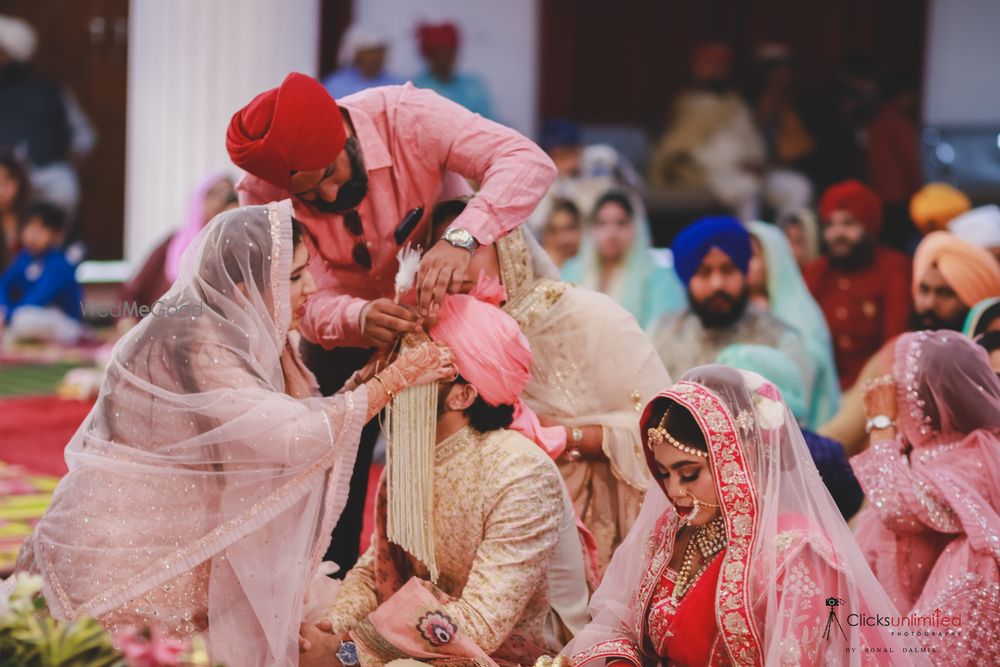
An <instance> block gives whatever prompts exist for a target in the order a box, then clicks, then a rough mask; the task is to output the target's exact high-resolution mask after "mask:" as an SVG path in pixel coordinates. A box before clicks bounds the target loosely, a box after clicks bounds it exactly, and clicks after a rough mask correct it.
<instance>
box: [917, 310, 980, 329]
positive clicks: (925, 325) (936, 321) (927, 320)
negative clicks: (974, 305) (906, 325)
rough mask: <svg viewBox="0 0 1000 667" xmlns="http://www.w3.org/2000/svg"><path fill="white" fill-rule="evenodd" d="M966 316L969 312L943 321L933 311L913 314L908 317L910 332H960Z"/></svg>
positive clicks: (966, 311)
mask: <svg viewBox="0 0 1000 667" xmlns="http://www.w3.org/2000/svg"><path fill="white" fill-rule="evenodd" d="M968 314H969V311H968V310H965V311H963V312H962V313H960V314H958V315H956V316H955V317H954V318H952V319H950V320H945V319H943V318H941V317H940V316H939V315H938V314H937V313H935V312H934V311H933V310H930V311H926V312H923V313H917V312H914V313H913V315H911V316H910V329H911V330H912V331H924V330H930V331H961V330H962V328H963V327H964V326H965V317H966V316H967V315H968Z"/></svg>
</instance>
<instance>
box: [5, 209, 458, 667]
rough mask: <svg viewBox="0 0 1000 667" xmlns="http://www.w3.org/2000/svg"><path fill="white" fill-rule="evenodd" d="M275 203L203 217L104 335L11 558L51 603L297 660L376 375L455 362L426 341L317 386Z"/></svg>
mask: <svg viewBox="0 0 1000 667" xmlns="http://www.w3.org/2000/svg"><path fill="white" fill-rule="evenodd" d="M291 214H292V206H291V202H290V201H289V200H285V201H282V202H278V203H271V204H268V205H266V206H252V207H245V208H241V209H238V210H234V211H230V212H227V213H223V214H221V215H219V216H218V217H216V218H215V219H214V220H213V222H212V223H211V224H210V225H209V226H208V227H206V228H205V230H203V231H202V232H201V233H200V234H199V235H198V237H197V238H196V239H195V240H194V242H193V243H192V245H191V247H190V249H189V250H188V251H187V252H186V253H185V255H184V258H183V261H182V262H181V274H180V277H179V278H178V280H177V281H176V282H175V283H174V285H173V287H172V288H171V289H170V290H169V291H168V292H167V294H166V295H165V296H164V297H163V304H164V306H163V310H162V311H160V312H159V313H158V314H151V315H149V316H147V317H146V318H144V319H143V321H142V322H140V323H139V325H138V326H137V327H135V328H134V329H132V330H131V331H130V332H129V333H128V334H127V335H126V336H125V337H124V338H122V339H121V340H120V341H119V342H118V344H117V345H116V346H115V350H114V356H113V358H112V360H111V362H110V364H109V366H108V370H107V373H106V375H105V378H104V383H103V386H102V388H101V393H100V396H99V398H98V400H97V403H96V405H95V406H94V409H93V410H92V411H91V413H90V414H89V415H88V416H87V418H86V419H85V420H84V422H83V424H82V425H81V426H80V428H79V430H78V431H77V432H76V434H75V435H74V436H73V439H72V440H71V441H70V443H69V445H68V446H67V448H66V459H67V464H68V466H69V473H68V474H67V475H66V477H64V478H63V479H62V481H61V482H60V484H59V487H58V488H57V490H56V492H55V496H54V499H53V503H52V506H51V508H50V509H49V511H48V512H47V513H46V514H45V516H44V517H43V519H42V520H41V522H40V523H39V525H38V527H37V528H36V530H35V533H34V534H33V536H32V537H31V539H30V540H29V541H28V542H27V543H26V544H25V546H24V547H23V549H22V551H21V554H20V556H19V560H18V564H17V570H18V571H28V572H33V573H37V574H40V575H41V576H42V577H43V579H44V588H43V591H44V595H45V598H46V600H47V602H48V605H49V608H50V610H51V613H52V615H53V616H54V617H56V618H59V619H72V618H76V617H78V616H82V615H88V616H93V617H96V618H97V619H99V620H100V621H101V622H102V623H103V624H104V625H105V626H106V627H107V628H108V629H110V630H112V631H114V630H117V629H119V628H123V627H125V626H139V627H141V626H146V625H148V626H151V627H155V628H157V629H159V630H160V631H161V632H163V633H164V634H166V635H167V636H171V637H186V636H189V635H191V634H192V633H196V632H202V633H205V634H206V637H207V639H208V642H209V646H210V648H211V651H212V653H213V657H214V658H215V659H216V660H219V661H222V662H224V663H226V664H228V665H231V666H232V667H236V666H240V667H243V666H250V667H253V666H264V665H281V666H291V665H296V664H298V655H299V648H298V640H297V638H298V630H299V625H300V623H301V621H302V620H303V610H304V598H305V596H306V592H307V587H308V584H309V582H310V581H311V579H312V577H313V575H314V573H315V572H316V570H317V567H318V566H319V562H320V559H321V557H322V555H323V554H324V553H325V551H326V548H327V543H328V542H329V539H330V537H329V536H330V533H331V529H332V527H333V525H334V524H335V523H336V521H337V519H338V517H339V516H340V513H341V511H342V510H343V507H344V503H345V501H346V497H347V489H348V481H349V479H350V476H351V472H352V469H353V464H354V458H355V454H356V452H357V447H358V442H359V438H360V433H361V428H362V427H363V426H364V424H365V423H366V422H367V421H368V420H369V419H370V418H371V417H372V416H373V415H374V414H376V413H377V412H378V411H379V410H380V409H381V408H382V407H383V406H384V405H385V404H386V403H387V402H388V399H389V397H390V396H391V394H390V393H389V392H396V391H400V390H401V389H403V388H405V387H406V386H410V385H413V384H421V383H425V382H431V381H435V380H438V379H441V378H444V377H448V376H450V375H453V374H454V373H455V370H454V366H453V365H452V363H451V361H450V353H449V352H448V351H447V350H445V349H444V348H442V347H440V346H437V345H434V344H430V343H428V344H426V345H423V346H419V347H416V348H414V351H413V352H412V353H407V354H404V355H402V356H401V358H400V359H399V360H398V361H397V362H396V363H394V364H393V365H391V366H390V367H389V368H387V369H385V370H383V371H382V373H381V375H380V377H379V379H378V380H371V381H369V382H368V383H366V384H365V385H362V386H360V387H358V388H356V389H354V390H351V391H344V392H343V393H341V394H339V395H336V396H333V397H330V398H319V397H317V396H318V392H316V390H315V379H314V378H313V377H312V375H311V374H310V373H309V372H308V371H307V370H306V369H305V368H304V367H303V366H302V365H301V362H300V360H299V358H298V356H297V354H296V353H295V351H294V349H293V347H292V344H291V342H290V340H289V336H288V334H289V329H290V328H294V326H295V325H296V323H297V321H298V319H299V318H300V317H301V314H302V312H303V311H304V309H305V299H306V298H307V297H308V295H309V294H310V292H311V291H313V290H314V287H313V285H312V280H311V278H310V277H309V275H308V273H306V269H305V267H306V263H307V260H308V252H307V250H306V247H305V245H304V244H303V243H301V238H300V237H301V231H298V233H296V231H297V230H296V227H297V223H294V221H293V220H292V217H291Z"/></svg>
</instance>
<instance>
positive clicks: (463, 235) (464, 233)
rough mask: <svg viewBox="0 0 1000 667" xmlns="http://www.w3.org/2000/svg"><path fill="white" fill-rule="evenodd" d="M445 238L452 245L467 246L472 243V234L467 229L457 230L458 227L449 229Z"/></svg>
mask: <svg viewBox="0 0 1000 667" xmlns="http://www.w3.org/2000/svg"><path fill="white" fill-rule="evenodd" d="M445 238H446V239H447V240H448V241H451V242H452V243H458V244H460V245H468V244H469V243H471V242H472V234H471V233H469V231H468V230H467V229H459V228H458V227H452V228H451V229H449V230H448V231H447V232H446V233H445Z"/></svg>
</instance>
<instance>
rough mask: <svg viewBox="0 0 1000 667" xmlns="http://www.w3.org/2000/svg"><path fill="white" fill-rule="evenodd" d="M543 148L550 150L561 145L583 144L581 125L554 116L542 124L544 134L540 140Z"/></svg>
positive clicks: (539, 143) (539, 142)
mask: <svg viewBox="0 0 1000 667" xmlns="http://www.w3.org/2000/svg"><path fill="white" fill-rule="evenodd" d="M538 145H540V146H541V147H542V150H545V151H550V150H552V149H553V148H558V147H560V146H581V145H583V134H582V132H581V131H580V126H579V125H577V124H576V123H574V122H573V121H571V120H567V119H565V118H553V119H551V120H547V121H545V123H543V124H542V136H541V137H540V138H539V140H538Z"/></svg>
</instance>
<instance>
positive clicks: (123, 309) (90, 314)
mask: <svg viewBox="0 0 1000 667" xmlns="http://www.w3.org/2000/svg"><path fill="white" fill-rule="evenodd" d="M204 305H205V304H203V303H202V302H200V301H198V302H196V303H164V302H163V301H155V302H153V305H152V306H147V305H145V304H142V305H140V304H139V303H137V302H135V301H122V302H119V303H116V304H113V305H110V306H108V305H98V306H95V305H93V304H89V305H88V304H85V303H81V304H80V309H81V310H83V316H84V318H86V319H88V320H90V319H97V320H99V319H107V318H109V317H110V318H114V319H119V318H123V317H134V318H135V319H142V318H143V317H146V316H147V315H152V316H153V317H201V313H202V309H203V307H204Z"/></svg>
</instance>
